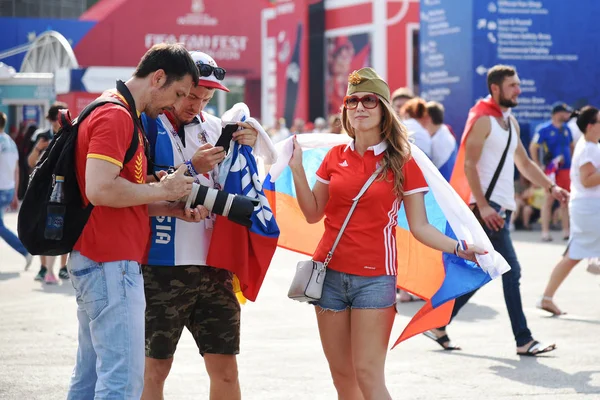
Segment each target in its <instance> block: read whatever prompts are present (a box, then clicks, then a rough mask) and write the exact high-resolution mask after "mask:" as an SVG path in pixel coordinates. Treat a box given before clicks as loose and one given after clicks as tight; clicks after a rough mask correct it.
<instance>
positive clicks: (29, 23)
mask: <svg viewBox="0 0 600 400" xmlns="http://www.w3.org/2000/svg"><path fill="white" fill-rule="evenodd" d="M94 25H96V21H79V20H75V19H49V18H8V17H2V18H0V27H2V28H0V29H1V32H2V34H1V35H0V53H2V52H4V51H6V50H10V49H13V48H16V47H19V46H23V45H27V44H29V43H31V42H33V41H34V40H35V38H36V37H37V36H39V35H40V34H42V33H43V32H45V31H57V32H59V33H61V34H62V35H63V36H64V37H65V38H66V39H67V40H68V41H69V43H70V44H71V47H75V46H76V45H77V43H79V41H80V40H81V39H82V38H83V37H84V36H85V35H86V34H87V33H88V32H89V30H90V29H92V27H93V26H94ZM25 54H26V52H22V53H19V54H16V55H13V56H10V57H6V58H4V59H2V60H0V61H2V62H3V63H5V64H7V65H10V66H11V67H13V68H14V69H16V70H17V71H19V70H20V69H21V64H22V63H23V58H24V57H25Z"/></svg>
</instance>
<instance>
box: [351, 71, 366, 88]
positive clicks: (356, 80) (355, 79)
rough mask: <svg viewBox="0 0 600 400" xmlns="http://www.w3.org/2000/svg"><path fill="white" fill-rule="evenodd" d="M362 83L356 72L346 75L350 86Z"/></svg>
mask: <svg viewBox="0 0 600 400" xmlns="http://www.w3.org/2000/svg"><path fill="white" fill-rule="evenodd" d="M362 81H363V78H362V76H360V75H359V74H358V71H354V72H352V73H351V74H350V75H348V83H350V84H351V85H358V84H359V83H361V82H362Z"/></svg>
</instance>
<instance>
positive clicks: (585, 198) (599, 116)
mask: <svg viewBox="0 0 600 400" xmlns="http://www.w3.org/2000/svg"><path fill="white" fill-rule="evenodd" d="M577 126H578V127H579V129H580V130H581V132H583V137H582V139H581V140H579V141H578V142H577V144H576V145H575V151H574V153H573V160H572V166H571V200H570V202H569V208H570V216H571V236H570V239H569V244H568V246H567V250H566V251H565V253H564V255H563V258H562V260H560V262H559V263H558V264H557V265H556V266H555V267H554V270H553V271H552V274H551V275H550V280H549V281H548V285H547V286H546V290H545V291H544V296H543V297H542V300H541V302H540V303H539V304H538V307H539V308H541V309H543V310H546V311H548V312H549V313H552V314H553V315H561V314H563V312H562V311H561V310H560V308H558V307H557V306H556V304H554V301H553V297H554V294H555V293H556V291H557V290H558V288H559V287H560V285H561V284H562V283H563V281H564V280H565V279H566V277H567V276H568V275H569V273H570V272H571V270H572V269H573V268H574V267H575V266H576V265H577V264H578V263H579V261H581V260H582V259H584V258H596V257H600V228H599V227H600V144H599V143H598V142H599V141H600V111H598V109H597V108H596V107H591V106H585V107H583V108H582V109H581V111H580V112H579V117H578V118H577Z"/></svg>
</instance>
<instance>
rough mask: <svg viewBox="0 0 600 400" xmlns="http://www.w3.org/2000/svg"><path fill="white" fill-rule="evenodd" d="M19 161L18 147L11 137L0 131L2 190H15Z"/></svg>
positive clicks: (0, 185)
mask: <svg viewBox="0 0 600 400" xmlns="http://www.w3.org/2000/svg"><path fill="white" fill-rule="evenodd" d="M17 161H19V152H18V150H17V145H16V144H15V142H14V141H13V140H12V138H11V137H10V136H8V135H7V134H6V133H4V132H2V131H0V190H11V189H14V188H15V169H16V168H17Z"/></svg>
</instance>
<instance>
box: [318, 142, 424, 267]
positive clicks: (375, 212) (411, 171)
mask: <svg viewBox="0 0 600 400" xmlns="http://www.w3.org/2000/svg"><path fill="white" fill-rule="evenodd" d="M386 148H387V144H386V142H381V143H380V144H378V145H376V146H373V147H370V148H369V150H367V151H366V152H365V154H364V156H362V157H361V156H360V154H358V153H357V152H356V151H354V142H352V143H350V144H349V145H341V146H336V147H334V148H332V149H331V150H330V151H329V153H327V155H326V156H325V159H324V160H323V163H322V164H321V166H320V167H319V170H318V171H317V179H318V180H319V181H320V182H322V183H325V184H328V185H329V201H328V202H327V205H326V206H325V233H324V234H323V238H322V239H321V241H320V242H319V245H318V246H317V250H316V251H315V254H314V256H313V258H314V259H315V260H317V261H324V260H325V256H326V255H327V253H328V252H329V250H331V246H333V243H334V242H335V239H336V237H337V235H338V233H339V231H340V228H341V227H342V224H343V223H344V220H345V219H346V216H347V215H348V211H349V210H350V207H351V206H352V202H353V200H352V199H353V198H354V197H356V195H357V194H358V192H359V191H360V189H361V188H362V187H363V185H364V184H365V182H366V181H367V179H369V177H370V176H371V175H372V174H373V172H375V170H376V169H377V167H378V165H379V163H380V162H381V161H382V160H383V155H384V154H383V153H384V151H385V149H386ZM403 172H404V185H403V192H404V196H409V195H411V194H415V193H419V192H426V191H427V190H428V187H427V182H426V181H425V178H424V177H423V173H422V172H421V170H420V169H419V166H418V165H417V163H416V162H415V160H414V159H412V158H411V159H410V160H409V161H408V162H407V163H406V164H405V165H404V167H403ZM393 177H394V175H393V172H392V171H388V173H387V178H386V179H385V180H383V181H380V180H379V179H376V180H375V181H374V182H373V183H372V184H371V186H370V187H369V189H368V190H367V191H366V192H365V193H364V195H363V196H362V197H361V198H360V200H359V201H358V205H357V206H356V209H355V210H354V213H353V214H352V217H351V218H350V221H349V222H348V225H347V226H346V230H345V231H344V233H343V235H342V238H341V240H340V242H339V244H338V246H337V248H336V249H335V253H334V254H333V258H332V259H331V262H330V263H329V268H331V269H333V270H335V271H339V272H345V273H348V274H353V275H361V276H379V275H396V274H397V269H398V261H397V257H396V254H397V250H396V225H397V224H398V222H397V218H398V211H399V210H400V205H401V203H402V198H398V197H397V196H396V195H395V194H394V190H393V189H394V182H393Z"/></svg>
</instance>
